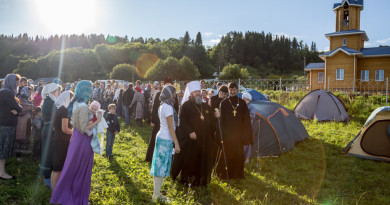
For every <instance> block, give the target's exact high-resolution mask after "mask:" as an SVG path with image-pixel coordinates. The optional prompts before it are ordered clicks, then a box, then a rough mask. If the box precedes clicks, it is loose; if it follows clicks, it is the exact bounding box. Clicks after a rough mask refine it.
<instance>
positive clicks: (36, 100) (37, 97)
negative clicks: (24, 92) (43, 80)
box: [33, 86, 43, 107]
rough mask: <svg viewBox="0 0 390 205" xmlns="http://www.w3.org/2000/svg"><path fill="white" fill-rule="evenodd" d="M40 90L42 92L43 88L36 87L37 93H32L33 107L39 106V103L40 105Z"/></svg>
mask: <svg viewBox="0 0 390 205" xmlns="http://www.w3.org/2000/svg"><path fill="white" fill-rule="evenodd" d="M42 90H43V87H40V86H38V88H37V91H35V92H34V96H33V101H34V106H35V107H39V106H41V103H42Z"/></svg>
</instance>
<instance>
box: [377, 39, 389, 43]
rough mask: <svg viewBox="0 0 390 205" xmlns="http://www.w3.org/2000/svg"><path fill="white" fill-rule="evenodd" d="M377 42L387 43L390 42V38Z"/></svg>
mask: <svg viewBox="0 0 390 205" xmlns="http://www.w3.org/2000/svg"><path fill="white" fill-rule="evenodd" d="M376 42H377V43H387V42H390V38H386V39H383V40H377V41H376Z"/></svg>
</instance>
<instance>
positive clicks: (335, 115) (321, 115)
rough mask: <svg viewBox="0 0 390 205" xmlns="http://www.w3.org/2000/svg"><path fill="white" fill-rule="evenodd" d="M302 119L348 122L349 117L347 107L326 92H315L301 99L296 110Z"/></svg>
mask: <svg viewBox="0 0 390 205" xmlns="http://www.w3.org/2000/svg"><path fill="white" fill-rule="evenodd" d="M294 113H295V114H296V116H297V117H298V118H300V119H305V120H310V119H316V120H318V121H339V122H346V121H348V119H349V115H348V112H347V109H346V108H345V105H344V104H343V103H342V102H341V100H340V99H338V98H337V97H336V96H334V95H333V94H332V93H331V92H329V91H326V90H314V91H312V92H310V93H309V94H307V95H306V96H305V97H303V98H302V99H301V101H300V102H299V103H298V104H297V106H296V107H295V109H294Z"/></svg>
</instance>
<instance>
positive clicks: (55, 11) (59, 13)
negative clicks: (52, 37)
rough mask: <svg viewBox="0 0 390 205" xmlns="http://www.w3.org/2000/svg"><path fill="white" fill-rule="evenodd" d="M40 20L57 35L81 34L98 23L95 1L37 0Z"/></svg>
mask: <svg viewBox="0 0 390 205" xmlns="http://www.w3.org/2000/svg"><path fill="white" fill-rule="evenodd" d="M35 5H36V9H37V12H38V15H39V17H40V20H41V21H42V22H43V24H44V25H45V26H46V27H47V29H48V30H49V31H50V32H52V33H55V34H81V33H84V32H86V31H87V30H88V29H89V28H91V27H93V26H94V25H95V23H96V16H97V9H96V7H97V5H96V1H94V0H35Z"/></svg>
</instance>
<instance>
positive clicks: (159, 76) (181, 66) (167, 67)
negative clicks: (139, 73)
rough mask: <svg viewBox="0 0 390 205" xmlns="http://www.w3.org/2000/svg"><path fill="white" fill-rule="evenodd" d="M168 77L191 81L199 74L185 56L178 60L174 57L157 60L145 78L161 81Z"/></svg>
mask: <svg viewBox="0 0 390 205" xmlns="http://www.w3.org/2000/svg"><path fill="white" fill-rule="evenodd" d="M168 76H170V77H171V78H172V79H175V80H192V79H196V78H198V77H199V76H200V74H199V70H198V68H197V67H196V66H195V65H194V64H193V63H192V61H191V59H189V58H188V57H186V56H184V57H183V58H181V59H180V60H178V59H176V58H174V57H168V58H167V59H165V60H159V61H158V62H157V63H156V64H155V65H154V66H153V67H152V68H151V69H149V70H148V72H147V73H146V78H147V79H149V80H163V79H164V78H165V77H168Z"/></svg>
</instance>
